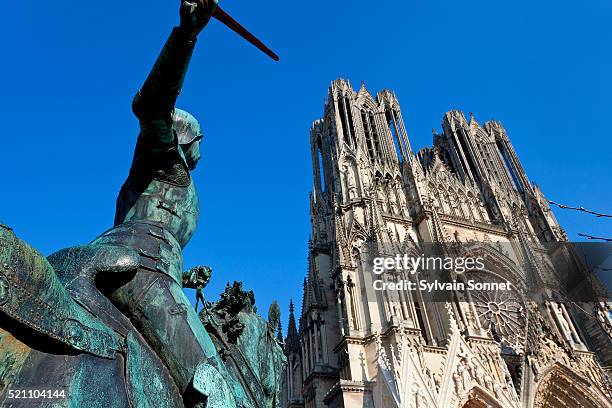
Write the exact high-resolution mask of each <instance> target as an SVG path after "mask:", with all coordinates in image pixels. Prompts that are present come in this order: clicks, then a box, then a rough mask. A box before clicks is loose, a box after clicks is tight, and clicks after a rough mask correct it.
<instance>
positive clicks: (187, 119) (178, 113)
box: [172, 109, 202, 170]
mask: <svg viewBox="0 0 612 408" xmlns="http://www.w3.org/2000/svg"><path fill="white" fill-rule="evenodd" d="M172 122H173V125H172V126H173V128H174V131H175V132H176V137H177V138H178V142H179V145H180V146H181V149H182V151H183V154H184V155H185V160H186V161H187V165H188V166H189V169H190V170H193V169H194V168H195V166H196V164H197V163H198V160H200V141H201V140H202V128H201V127H200V123H199V122H198V121H197V119H196V118H194V117H193V115H192V114H190V113H189V112H186V111H184V110H182V109H174V113H173V114H172Z"/></svg>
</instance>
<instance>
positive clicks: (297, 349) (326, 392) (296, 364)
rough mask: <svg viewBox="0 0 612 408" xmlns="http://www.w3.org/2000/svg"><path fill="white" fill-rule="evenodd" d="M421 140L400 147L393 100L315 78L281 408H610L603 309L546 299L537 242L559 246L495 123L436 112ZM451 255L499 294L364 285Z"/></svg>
mask: <svg viewBox="0 0 612 408" xmlns="http://www.w3.org/2000/svg"><path fill="white" fill-rule="evenodd" d="M433 139H434V140H433V147H430V148H425V149H422V150H420V151H419V152H417V153H416V154H415V153H414V152H413V150H412V148H411V145H410V142H409V140H408V136H407V134H406V128H405V125H404V120H403V118H402V113H401V110H400V105H399V102H398V99H397V97H396V96H395V94H394V93H393V92H391V91H388V90H384V91H381V92H379V93H378V94H377V95H376V97H373V96H372V95H371V94H370V93H369V92H368V90H367V89H366V87H365V86H364V85H362V86H361V88H360V89H359V91H357V92H355V90H354V89H353V88H352V87H351V85H350V83H349V82H348V81H346V80H343V79H339V80H336V81H334V82H333V83H332V84H331V87H330V88H329V94H328V97H327V99H326V102H325V108H324V115H323V118H322V119H320V120H317V121H315V122H314V123H313V125H312V128H311V130H310V141H311V146H312V161H313V177H314V188H313V191H312V193H311V197H310V205H311V220H312V239H311V241H310V243H309V248H308V251H309V252H308V254H309V256H308V274H307V278H306V279H305V280H304V297H303V300H302V310H301V315H300V316H299V317H298V320H297V321H296V317H295V313H294V306H293V303H292V305H291V310H290V312H291V315H290V320H289V328H288V334H287V337H286V339H285V353H286V355H287V357H288V361H289V365H288V368H287V372H286V375H285V383H284V388H283V401H282V406H283V408H297V407H303V408H327V407H330V408H341V407H344V408H362V407H364V408H365V407H367V408H396V407H397V408H412V407H414V408H481V407H482V408H485V407H491V408H515V407H516V408H529V407H538V408H544V407H546V408H547V407H564V408H565V407H567V408H570V407H572V408H576V407H582V408H602V407H612V402H611V401H612V387H611V383H610V378H609V377H608V375H609V373H610V371H612V369H611V368H612V319H611V318H610V306H611V304H610V303H608V302H606V301H605V299H607V298H605V297H604V301H591V302H589V301H584V302H578V301H577V300H576V301H569V300H568V301H563V297H561V298H560V297H559V296H558V294H559V293H563V291H562V290H561V289H560V288H559V287H558V279H557V277H556V275H555V273H554V268H553V267H552V266H551V264H552V263H553V261H551V260H550V259H549V250H547V248H548V247H547V244H550V243H564V242H566V241H567V237H566V235H565V233H564V231H563V229H562V228H561V227H560V225H559V223H558V222H557V220H556V219H555V216H554V215H553V213H552V211H551V210H550V208H549V205H548V202H547V200H546V199H545V197H544V195H543V194H542V192H541V191H540V189H539V188H538V187H537V186H536V185H532V183H531V182H530V181H529V179H528V178H527V175H526V174H525V171H524V170H523V167H522V165H521V163H520V161H519V159H518V157H517V154H516V152H515V150H514V148H513V146H512V144H511V143H510V140H509V138H508V135H507V134H506V131H505V129H504V128H503V126H502V125H501V123H499V122H497V121H490V122H486V123H484V124H482V125H481V124H479V123H478V122H477V121H476V120H475V119H474V117H473V116H472V115H471V114H470V118H469V119H467V118H466V117H465V116H464V114H463V113H462V112H459V111H450V112H448V113H446V115H445V116H444V118H443V121H442V133H440V134H437V133H435V132H434V136H433ZM459 246H460V247H461V251H463V252H464V253H469V254H471V255H473V256H476V255H477V256H479V257H482V258H483V259H485V260H486V265H487V269H486V270H482V271H478V273H474V274H473V276H472V275H470V272H468V273H466V276H467V277H473V278H474V279H476V280H480V281H495V280H501V281H509V282H512V285H513V286H512V287H513V288H514V289H513V290H511V291H508V292H506V293H504V294H503V296H502V295H500V296H497V293H496V292H492V291H483V292H482V293H479V292H478V291H473V292H470V293H461V291H455V292H454V293H453V295H452V296H451V297H449V298H448V299H444V300H440V299H438V300H435V299H432V298H431V294H429V293H426V291H422V290H418V289H417V290H382V291H374V290H371V288H372V285H373V280H374V279H376V276H373V274H372V273H371V264H372V259H373V258H374V257H378V256H394V255H395V254H414V255H415V256H419V255H421V254H425V253H430V252H432V251H434V252H437V253H441V254H449V253H452V252H453V251H456V250H457V248H458V247H459ZM563 251H568V249H566V248H564V249H563ZM567 256H571V255H567ZM568 259H569V258H568ZM413 278H414V277H410V276H406V273H405V272H402V271H395V272H394V273H390V274H386V275H385V276H384V280H385V281H386V282H388V281H397V282H399V281H401V280H410V279H413ZM534 288H535V289H534ZM579 300H580V299H579ZM582 300H584V299H582Z"/></svg>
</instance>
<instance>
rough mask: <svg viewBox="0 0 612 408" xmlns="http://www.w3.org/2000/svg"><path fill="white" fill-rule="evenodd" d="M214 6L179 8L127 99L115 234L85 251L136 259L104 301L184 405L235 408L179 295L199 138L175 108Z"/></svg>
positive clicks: (219, 365) (208, 1)
mask: <svg viewBox="0 0 612 408" xmlns="http://www.w3.org/2000/svg"><path fill="white" fill-rule="evenodd" d="M216 7H217V4H216V2H215V1H214V0H190V1H182V2H181V7H180V25H179V26H178V27H175V28H174V29H173V30H172V33H171V34H170V37H169V38H168V40H167V42H166V44H165V46H164V48H163V49H162V51H161V54H160V55H159V57H158V59H157V61H156V62H155V65H154V66H153V69H152V70H151V73H150V74H149V76H148V77H147V79H146V80H145V82H144V84H143V85H142V88H141V89H140V90H139V91H138V93H137V94H136V96H135V97H134V101H133V106H132V108H133V111H134V114H135V115H136V117H137V118H138V120H139V122H140V134H139V135H138V141H137V143H136V149H135V153H134V158H133V162H132V167H131V169H130V172H129V175H128V177H127V180H126V181H125V183H124V184H123V186H122V188H121V191H120V193H119V196H118V198H117V208H116V214H115V223H114V225H115V226H114V227H113V228H112V229H111V230H109V231H107V232H105V233H104V234H102V235H101V236H100V237H98V238H97V239H96V240H95V241H94V242H93V243H92V244H94V245H96V244H114V245H116V244H119V245H124V246H127V247H129V248H131V249H133V250H135V251H136V252H137V253H138V254H139V255H140V258H141V266H140V267H139V268H138V269H137V271H136V272H135V273H134V274H132V275H131V276H127V277H126V278H125V279H123V280H117V279H115V280H113V281H112V282H101V285H103V287H104V290H105V292H106V293H107V295H108V296H109V297H110V299H111V300H112V301H113V303H114V304H115V305H116V306H117V307H118V308H119V309H120V310H121V311H122V312H123V313H124V314H125V315H126V316H127V317H129V318H130V320H131V321H132V322H133V324H134V325H135V326H136V327H137V329H138V330H139V331H140V332H141V333H142V334H143V335H144V336H145V338H146V340H147V341H148V343H149V344H150V345H151V347H153V348H154V350H155V351H156V352H157V354H158V355H159V356H160V357H161V359H162V360H163V362H164V363H165V364H166V366H167V367H168V369H169V370H170V373H171V375H172V376H173V378H174V380H175V381H176V384H177V386H178V387H179V389H180V390H181V391H182V392H183V393H184V396H185V398H187V399H188V398H195V400H200V397H201V398H203V399H205V400H207V405H206V406H207V407H217V406H218V407H221V406H222V407H230V406H241V403H240V400H241V399H242V397H243V396H241V395H240V394H241V393H242V391H241V388H240V387H238V386H234V385H235V384H236V383H235V381H233V380H232V379H231V378H230V377H231V375H230V374H229V373H228V371H227V369H226V368H225V366H224V365H223V362H222V361H221V359H220V357H219V355H218V353H217V351H216V350H215V347H214V344H213V343H212V341H211V339H210V336H209V335H208V333H207V332H206V330H205V329H204V327H203V326H202V324H201V323H200V322H199V320H198V316H197V315H196V313H195V312H194V310H193V308H192V307H191V306H190V303H189V301H188V299H187V297H186V296H185V294H184V293H183V290H182V288H183V281H182V276H183V272H182V267H183V257H182V250H183V248H184V247H185V246H186V245H187V243H188V242H189V240H190V239H191V237H192V235H193V233H194V231H195V229H196V225H197V221H198V195H197V193H196V189H195V185H194V182H193V179H192V177H191V175H190V173H189V172H190V170H194V169H195V167H196V165H197V163H198V160H199V159H200V141H201V139H202V132H201V129H200V125H199V123H198V122H197V120H196V119H195V118H194V117H193V116H192V115H190V114H189V113H187V112H185V111H182V110H179V109H176V108H175V102H176V99H177V97H178V96H179V94H180V92H181V86H182V84H183V79H184V77H185V74H186V72H187V67H188V65H189V61H190V59H191V55H192V52H193V50H194V46H195V44H196V40H197V37H198V34H199V33H200V32H201V31H202V30H203V29H204V27H205V26H206V25H207V23H208V21H209V20H210V18H211V16H212V14H213V12H214V11H215V8H216ZM215 400H218V401H219V404H218V405H216V404H215ZM228 401H233V402H232V403H231V404H229V405H228Z"/></svg>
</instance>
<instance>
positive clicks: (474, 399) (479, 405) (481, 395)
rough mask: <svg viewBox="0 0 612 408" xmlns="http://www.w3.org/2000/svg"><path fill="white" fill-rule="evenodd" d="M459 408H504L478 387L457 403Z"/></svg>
mask: <svg viewBox="0 0 612 408" xmlns="http://www.w3.org/2000/svg"><path fill="white" fill-rule="evenodd" d="M458 406H459V408H504V406H503V405H502V404H501V403H500V402H498V401H497V399H495V398H494V397H493V396H492V395H491V394H490V393H489V392H487V391H486V390H485V389H484V388H482V387H481V386H479V385H475V386H474V387H473V388H472V389H471V390H470V391H468V392H467V393H466V394H465V396H464V397H463V398H462V400H461V402H460V403H459V405H458Z"/></svg>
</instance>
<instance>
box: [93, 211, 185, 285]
mask: <svg viewBox="0 0 612 408" xmlns="http://www.w3.org/2000/svg"><path fill="white" fill-rule="evenodd" d="M92 244H114V245H123V246H126V247H128V248H130V249H133V250H134V251H136V252H137V253H138V255H140V266H139V267H138V269H142V270H146V271H150V272H159V273H162V274H164V275H167V276H169V277H170V278H172V279H173V280H174V281H176V282H177V283H178V284H179V285H180V286H181V287H182V271H183V252H182V249H181V245H180V244H179V242H178V241H177V240H176V238H175V237H174V235H173V234H171V233H170V232H169V231H168V230H167V229H166V228H165V226H164V225H163V224H162V223H159V222H152V221H128V222H125V223H123V224H121V225H118V226H116V227H114V228H112V229H110V230H108V231H106V232H105V233H103V234H102V235H100V236H99V237H98V238H96V239H95V240H94V241H93V242H92Z"/></svg>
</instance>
